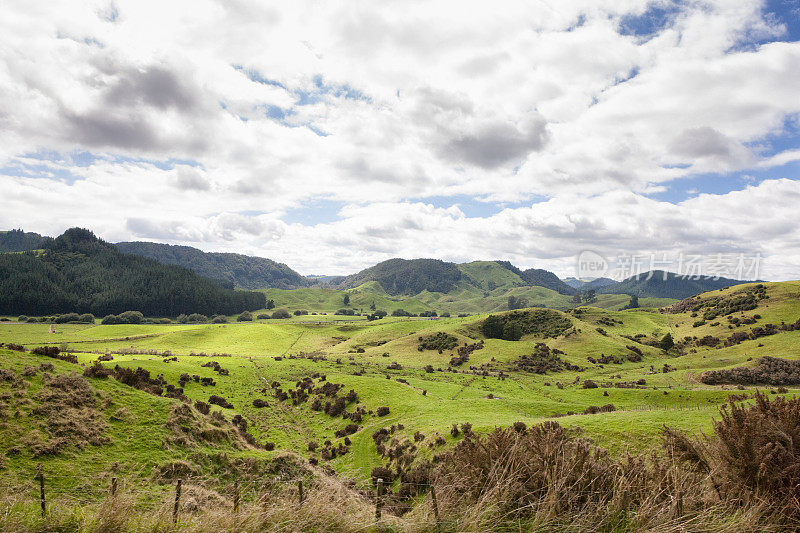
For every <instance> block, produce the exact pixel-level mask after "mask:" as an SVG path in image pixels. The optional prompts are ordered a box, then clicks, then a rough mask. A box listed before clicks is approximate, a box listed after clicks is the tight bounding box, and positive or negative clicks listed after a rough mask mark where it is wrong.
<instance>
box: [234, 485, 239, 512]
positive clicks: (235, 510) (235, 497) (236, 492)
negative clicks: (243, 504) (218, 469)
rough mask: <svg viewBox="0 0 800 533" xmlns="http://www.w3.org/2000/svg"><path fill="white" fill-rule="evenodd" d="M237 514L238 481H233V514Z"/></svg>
mask: <svg viewBox="0 0 800 533" xmlns="http://www.w3.org/2000/svg"><path fill="white" fill-rule="evenodd" d="M238 512H239V480H238V479H234V480H233V514H236V513H238Z"/></svg>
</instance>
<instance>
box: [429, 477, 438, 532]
mask: <svg viewBox="0 0 800 533" xmlns="http://www.w3.org/2000/svg"><path fill="white" fill-rule="evenodd" d="M431 499H432V500H433V516H434V517H435V518H436V525H437V526H438V525H439V502H437V501H436V487H435V486H433V485H431Z"/></svg>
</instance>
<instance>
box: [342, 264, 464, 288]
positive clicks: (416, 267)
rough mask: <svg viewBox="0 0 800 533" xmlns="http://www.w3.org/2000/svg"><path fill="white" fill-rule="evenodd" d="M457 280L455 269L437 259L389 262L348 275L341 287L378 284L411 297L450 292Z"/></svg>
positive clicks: (458, 271) (458, 272)
mask: <svg viewBox="0 0 800 533" xmlns="http://www.w3.org/2000/svg"><path fill="white" fill-rule="evenodd" d="M460 279H461V271H460V270H459V269H458V267H457V266H456V265H455V264H453V263H447V262H445V261H442V260H440V259H410V260H409V259H389V260H387V261H383V262H381V263H378V264H377V265H375V266H372V267H369V268H366V269H364V270H362V271H361V272H358V273H357V274H353V275H352V276H347V277H346V278H345V279H344V281H343V282H342V283H341V288H344V289H352V288H354V287H358V286H359V285H361V284H363V283H366V282H368V281H377V282H378V283H379V284H380V285H381V287H383V289H384V290H385V291H386V292H387V293H389V294H391V295H400V294H404V295H409V296H410V295H414V294H419V293H421V292H423V291H428V292H449V291H450V290H452V289H453V287H455V284H456V282H457V281H458V280H460Z"/></svg>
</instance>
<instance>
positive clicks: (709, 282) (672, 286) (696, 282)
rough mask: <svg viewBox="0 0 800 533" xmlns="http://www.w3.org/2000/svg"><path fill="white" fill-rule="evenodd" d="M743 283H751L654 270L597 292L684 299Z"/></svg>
mask: <svg viewBox="0 0 800 533" xmlns="http://www.w3.org/2000/svg"><path fill="white" fill-rule="evenodd" d="M742 283H749V282H748V281H742V280H735V279H728V278H714V277H710V276H692V277H685V276H680V275H678V274H674V273H672V272H664V271H662V270H653V271H651V272H646V273H644V274H641V275H639V276H632V277H630V278H627V279H625V280H623V281H620V282H619V283H615V284H613V285H605V286H603V287H599V288H597V289H596V291H597V292H598V293H604V294H635V295H636V296H640V297H652V298H677V299H683V298H688V297H690V296H694V295H696V294H700V293H702V292H706V291H713V290H717V289H722V288H725V287H731V286H733V285H739V284H742Z"/></svg>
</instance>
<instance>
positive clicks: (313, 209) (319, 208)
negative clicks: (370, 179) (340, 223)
mask: <svg viewBox="0 0 800 533" xmlns="http://www.w3.org/2000/svg"><path fill="white" fill-rule="evenodd" d="M345 205H346V203H345V202H341V201H338V200H331V199H328V198H312V199H309V200H306V201H304V202H303V205H302V206H300V207H295V208H291V209H287V210H286V214H285V215H283V216H282V217H281V220H283V221H284V222H286V223H287V224H303V225H304V226H314V225H317V224H329V223H331V222H336V221H337V220H341V218H342V217H341V216H339V211H341V209H342V208H343V207H344V206H345Z"/></svg>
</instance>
